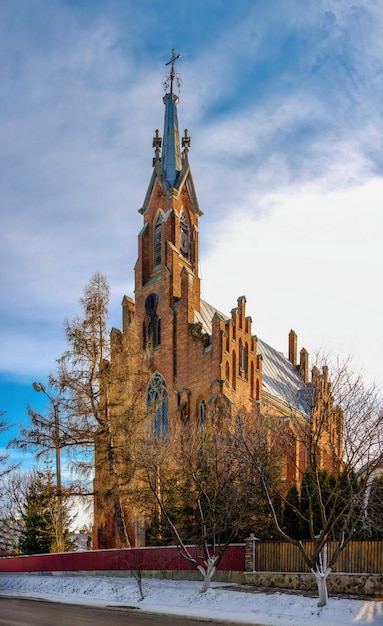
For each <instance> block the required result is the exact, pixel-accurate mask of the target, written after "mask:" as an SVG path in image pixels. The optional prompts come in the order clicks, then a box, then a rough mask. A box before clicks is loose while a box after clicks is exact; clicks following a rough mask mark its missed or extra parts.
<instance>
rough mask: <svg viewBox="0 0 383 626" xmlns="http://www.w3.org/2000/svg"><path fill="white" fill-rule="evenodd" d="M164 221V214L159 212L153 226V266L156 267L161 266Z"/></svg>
mask: <svg viewBox="0 0 383 626" xmlns="http://www.w3.org/2000/svg"><path fill="white" fill-rule="evenodd" d="M162 220H163V212H162V211H158V213H157V215H156V217H155V220H154V224H153V264H154V267H157V266H158V265H161V248H162V245H161V244H162V226H161V224H162Z"/></svg>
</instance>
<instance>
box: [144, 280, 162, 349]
mask: <svg viewBox="0 0 383 626" xmlns="http://www.w3.org/2000/svg"><path fill="white" fill-rule="evenodd" d="M157 306H158V296H157V294H156V293H154V292H153V293H150V294H149V295H148V297H147V298H146V300H145V311H146V314H147V316H148V317H147V320H148V321H146V322H145V324H144V347H145V348H158V347H159V346H160V345H161V318H160V317H159V316H158V315H157Z"/></svg>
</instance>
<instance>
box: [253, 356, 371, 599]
mask: <svg viewBox="0 0 383 626" xmlns="http://www.w3.org/2000/svg"><path fill="white" fill-rule="evenodd" d="M331 371H332V382H331V383H330V381H329V378H328V368H327V367H326V366H324V367H322V370H321V371H320V370H319V369H318V368H317V367H315V368H314V369H313V379H312V380H313V382H312V384H313V391H314V396H313V399H314V402H313V405H312V407H311V413H310V420H309V421H308V422H307V420H306V421H305V420H304V418H303V417H302V415H299V414H298V412H297V410H296V409H292V408H291V410H290V413H289V415H288V418H287V419H286V417H284V418H283V419H278V418H277V417H276V416H275V415H269V416H268V418H267V421H268V424H269V431H270V442H273V441H276V440H277V441H278V445H279V447H281V446H282V447H283V450H284V451H285V453H287V454H290V453H291V454H290V459H289V461H290V462H294V463H296V449H297V444H298V445H299V446H301V454H304V456H305V459H306V463H305V465H304V473H303V472H302V467H301V466H300V465H298V464H296V465H295V469H296V474H297V483H298V486H299V488H300V489H301V498H302V499H304V500H305V506H304V507H301V506H299V504H298V503H296V504H294V503H292V502H291V501H289V503H288V506H289V507H290V509H292V510H293V512H294V514H295V515H296V518H297V519H300V520H301V521H302V522H303V523H304V525H305V527H306V528H307V529H308V533H309V537H304V538H309V539H311V542H312V544H311V545H313V546H314V547H313V549H312V550H311V549H310V550H311V551H309V549H308V548H307V547H306V545H305V544H304V542H303V541H302V540H301V539H300V538H296V537H293V536H292V535H291V534H289V533H288V532H287V531H286V529H285V527H284V523H283V509H284V505H286V503H287V500H286V496H287V494H286V490H284V489H282V488H281V486H279V487H278V486H276V485H275V483H274V482H271V481H270V480H269V476H268V471H267V468H265V467H264V464H263V459H262V458H261V457H259V451H258V450H257V449H255V450H254V449H252V448H251V446H250V445H249V443H248V441H247V440H246V438H243V441H242V444H243V449H244V454H245V455H246V457H247V459H248V461H249V463H251V464H252V466H253V467H254V468H255V470H256V471H257V472H258V474H259V476H260V478H261V481H262V484H263V488H264V492H265V495H266V498H267V500H268V503H269V506H270V509H271V511H272V515H273V520H274V524H275V527H276V529H277V531H278V533H279V535H280V536H281V537H282V538H283V539H285V540H286V541H289V542H291V543H293V544H295V545H296V546H297V547H298V548H299V550H300V552H301V554H302V556H303V558H304V560H305V562H306V563H307V565H308V567H309V568H310V570H311V572H312V573H313V574H314V575H315V578H316V582H317V587H318V594H319V602H318V606H323V605H325V604H326V602H327V597H328V596H327V578H328V576H329V574H330V573H331V571H332V568H333V566H334V564H335V563H336V561H337V559H338V557H339V555H340V553H341V551H342V550H343V549H344V547H345V545H346V544H347V543H348V542H349V541H350V540H351V539H352V538H353V536H354V533H355V532H356V530H357V528H358V527H360V525H361V524H363V523H364V521H365V515H366V506H365V501H366V492H367V490H368V485H369V484H370V482H371V477H372V475H373V474H374V472H376V469H377V468H378V467H379V466H380V465H381V463H382V457H383V410H382V398H381V395H380V393H379V391H378V389H377V388H376V386H375V385H370V386H368V385H367V386H366V385H365V383H364V381H363V377H362V376H361V375H358V374H355V372H354V371H353V370H352V368H351V367H350V362H349V361H348V362H346V363H340V362H338V363H336V364H335V366H334V367H333V368H332V369H331ZM286 422H289V427H287V426H286ZM269 447H272V443H269ZM292 452H294V454H292ZM332 457H334V458H332ZM336 457H337V458H336ZM329 468H330V469H329ZM326 475H330V476H331V475H332V479H331V480H326ZM276 494H278V495H279V497H280V498H281V501H282V508H281V510H279V509H278V508H277V507H275V505H274V496H275V495H276ZM330 539H331V540H334V541H335V542H336V544H335V548H334V550H333V551H332V553H331V555H330V554H329V552H328V542H329V540H330ZM308 545H310V544H308Z"/></svg>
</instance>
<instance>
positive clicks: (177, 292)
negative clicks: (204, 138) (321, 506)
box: [95, 98, 341, 547]
mask: <svg viewBox="0 0 383 626" xmlns="http://www.w3.org/2000/svg"><path fill="white" fill-rule="evenodd" d="M176 103H177V100H176V98H173V100H172V104H173V107H175V106H176ZM167 106H168V105H167ZM169 106H170V105H169ZM173 113H174V112H173ZM165 132H166V117H165ZM160 144H161V139H160V138H159V137H158V133H156V137H155V138H154V140H153V146H154V147H155V148H156V151H155V152H156V156H155V158H154V159H153V174H152V177H151V180H150V183H149V187H148V191H147V194H146V198H145V201H144V205H143V207H142V209H140V213H141V214H142V215H143V228H142V230H141V232H140V234H139V235H138V260H137V263H136V266H135V302H133V300H132V299H131V298H127V297H125V298H124V301H123V329H122V338H123V337H124V336H125V337H126V336H127V335H128V333H129V332H130V328H131V325H132V322H133V321H134V328H135V332H136V333H137V334H138V337H137V344H138V345H139V346H141V348H142V350H143V353H142V354H143V357H142V363H141V366H142V367H143V368H144V370H145V371H146V373H147V374H146V378H147V380H146V385H147V386H146V392H145V394H144V395H145V397H144V398H142V401H143V403H145V402H146V403H148V402H150V397H151V396H150V394H151V393H152V392H151V387H150V384H151V380H152V381H154V382H155V385H157V386H156V387H155V390H154V391H153V393H157V394H158V393H159V394H162V396H161V398H162V399H163V400H164V406H163V412H162V414H160V413H158V415H157V418H156V419H158V424H157V426H158V428H159V429H165V430H167V431H168V432H169V433H171V432H172V431H173V430H174V429H175V428H178V427H179V424H180V423H181V422H182V421H184V420H188V421H189V422H190V421H191V422H192V423H195V425H196V426H197V425H198V423H199V422H201V421H204V420H208V419H209V415H210V414H211V412H212V411H213V410H214V409H215V408H216V407H217V406H218V407H220V408H221V409H222V407H223V408H224V410H226V411H227V412H228V413H233V412H235V411H240V410H245V411H246V412H248V413H252V414H256V412H257V411H259V406H260V403H261V402H262V403H263V405H264V406H266V405H267V406H269V407H271V409H272V410H273V411H275V412H277V413H278V414H279V415H284V414H285V415H288V414H289V412H290V411H291V404H293V405H294V407H295V409H296V410H297V411H300V412H301V413H302V416H303V417H302V419H306V418H307V416H308V415H309V414H310V411H311V405H310V407H309V408H307V407H308V405H307V406H306V407H304V406H303V405H302V403H301V405H298V404H297V398H298V396H299V397H300V396H302V397H304V394H305V393H306V392H307V391H308V390H310V384H309V383H308V380H307V379H308V372H307V370H308V365H307V363H308V357H307V353H306V351H305V350H302V351H301V353H300V356H301V361H300V364H299V365H297V363H296V356H297V339H296V335H295V333H293V331H292V332H291V333H290V336H289V358H288V359H287V358H285V357H283V356H282V355H280V354H279V353H278V352H277V351H275V350H273V349H272V348H271V347H270V346H267V344H264V343H263V342H260V341H258V339H257V336H256V335H255V333H254V329H253V328H252V320H251V317H250V316H249V315H248V314H247V312H246V298H245V297H244V296H241V297H239V298H238V300H237V303H236V305H235V308H233V310H232V311H231V315H230V316H226V315H223V314H222V313H220V312H218V311H217V310H216V309H214V307H212V306H210V305H208V304H207V303H206V302H204V301H202V300H201V297H200V278H199V275H198V267H199V265H198V263H199V260H198V233H199V218H200V217H201V215H202V212H201V211H200V209H199V206H198V201H197V196H196V193H195V189H194V184H193V180H192V177H191V172H190V167H189V162H188V149H189V145H190V139H189V138H188V137H187V133H186V131H185V138H184V140H183V143H182V145H183V148H184V150H183V152H182V155H181V169H179V170H177V171H176V172H175V182H174V183H171V184H170V183H169V181H168V180H167V172H166V171H165V169H164V162H165V160H166V157H167V155H166V154H165V155H164V154H163V155H162V157H160V154H159V147H160ZM316 376H317V381H316V382H318V381H319V378H320V375H319V373H317V374H316ZM285 380H289V383H288V384H289V390H290V389H291V396H290V397H288V396H287V395H285V397H284V396H283V394H284V393H285V394H286V392H285V388H286V385H285V384H284V381H285ZM321 388H322V391H323V389H324V388H323V385H322V387H321ZM158 389H160V391H158ZM165 396H166V402H165ZM308 396H310V398H311V400H310V402H312V399H313V394H312V393H311V395H310V393H309V392H308V393H307V394H306V397H308ZM156 397H157V398H158V397H159V396H158V395H157V396H156ZM157 405H158V403H157ZM157 405H156V406H157ZM161 420H162V422H161ZM334 428H337V432H336V433H335V432H334V433H333V439H332V443H334V441H335V439H336V443H337V445H338V449H337V453H340V452H341V432H340V428H341V426H340V422H339V424H338V426H337V427H335V426H334ZM332 450H333V448H332ZM331 455H332V456H331V459H330V456H327V457H326V463H327V464H328V465H329V467H330V468H331V465H332V458H333V457H334V453H333V452H332V453H331ZM289 458H290V459H291V460H290V461H286V480H287V481H288V482H290V481H292V480H294V479H296V478H297V469H296V464H298V466H300V468H301V469H302V468H303V465H304V454H303V452H302V449H301V447H300V445H299V444H297V445H296V450H295V451H294V453H293V454H292V455H289ZM98 479H100V477H98ZM96 481H97V472H96ZM97 506H98V505H97V503H96V506H95V516H96V519H95V524H96V527H97V526H98V527H101V525H102V524H101V522H100V520H99V519H98V513H97V511H98V508H97ZM105 533H106V535H109V536H108V537H107V538H106V539H105V541H102V542H99V543H102V544H103V545H100V547H114V540H113V537H112V536H111V535H112V534H113V532H112V530H111V526H109V530H107V529H106V527H105V524H104V535H105ZM96 546H97V540H96Z"/></svg>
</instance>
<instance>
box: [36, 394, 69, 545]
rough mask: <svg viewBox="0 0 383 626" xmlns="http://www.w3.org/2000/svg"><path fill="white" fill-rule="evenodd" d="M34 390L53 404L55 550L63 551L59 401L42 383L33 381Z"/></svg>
mask: <svg viewBox="0 0 383 626" xmlns="http://www.w3.org/2000/svg"><path fill="white" fill-rule="evenodd" d="M33 389H34V390H35V391H42V392H43V393H45V395H46V396H47V397H48V398H49V400H50V401H51V403H52V406H53V414H54V420H55V428H54V436H53V440H54V444H55V451H56V495H57V552H64V551H65V548H64V533H63V507H62V489H61V446H60V417H59V402H58V400H57V398H53V397H52V396H51V395H50V394H49V393H48V392H47V390H46V388H45V386H44V385H43V384H42V383H36V382H35V383H33Z"/></svg>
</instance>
